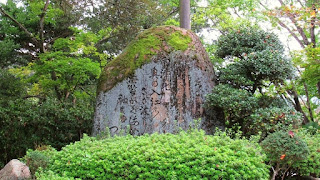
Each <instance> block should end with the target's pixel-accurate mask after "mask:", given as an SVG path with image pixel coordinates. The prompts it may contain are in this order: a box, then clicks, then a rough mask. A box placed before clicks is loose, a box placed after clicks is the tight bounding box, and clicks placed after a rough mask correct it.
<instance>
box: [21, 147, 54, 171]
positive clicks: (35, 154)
mask: <svg viewBox="0 0 320 180" xmlns="http://www.w3.org/2000/svg"><path fill="white" fill-rule="evenodd" d="M55 152H56V150H55V149H54V148H52V147H51V146H46V145H44V146H38V147H37V148H36V150H35V151H34V150H31V149H29V150H28V151H27V153H26V155H25V156H24V157H23V158H22V161H24V162H25V163H26V165H27V166H28V167H29V169H30V171H31V174H32V175H33V176H34V175H35V172H36V171H37V170H38V169H39V168H46V167H47V166H48V164H49V157H51V156H52V155H53V154H54V153H55Z"/></svg>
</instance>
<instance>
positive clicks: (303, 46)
mask: <svg viewBox="0 0 320 180" xmlns="http://www.w3.org/2000/svg"><path fill="white" fill-rule="evenodd" d="M280 1H281V0H280ZM281 2H282V1H281ZM259 4H260V5H261V6H262V7H263V8H264V9H265V10H267V11H270V10H269V9H268V8H267V7H266V6H265V5H264V4H262V3H261V2H259ZM282 4H283V2H282ZM273 18H274V19H275V20H276V21H277V23H278V24H279V25H280V26H281V27H283V28H285V29H286V30H287V31H288V32H289V33H290V34H291V36H292V37H293V38H294V39H295V40H296V41H297V42H298V43H299V44H300V46H301V47H302V48H303V49H304V48H305V45H304V44H303V41H301V40H300V39H299V37H298V36H297V35H296V34H295V33H294V32H293V31H292V30H291V29H290V28H289V27H288V26H287V25H286V24H284V23H283V22H282V21H281V20H280V19H279V18H277V17H273Z"/></svg>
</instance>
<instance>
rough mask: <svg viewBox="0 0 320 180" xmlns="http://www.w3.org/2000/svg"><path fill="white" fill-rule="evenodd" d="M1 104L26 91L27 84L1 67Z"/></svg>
mask: <svg viewBox="0 0 320 180" xmlns="http://www.w3.org/2000/svg"><path fill="white" fill-rule="evenodd" d="M0 87H1V88H0V105H5V104H6V102H7V101H9V100H13V99H16V98H18V97H21V96H22V95H23V94H25V93H26V89H25V85H24V84H23V83H22V82H21V81H20V80H19V78H17V77H15V76H14V75H13V74H11V73H10V72H9V71H8V70H5V69H0Z"/></svg>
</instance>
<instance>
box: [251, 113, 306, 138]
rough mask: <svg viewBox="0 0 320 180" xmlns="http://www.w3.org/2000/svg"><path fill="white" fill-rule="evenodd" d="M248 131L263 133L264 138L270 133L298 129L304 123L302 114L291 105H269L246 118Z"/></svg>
mask: <svg viewBox="0 0 320 180" xmlns="http://www.w3.org/2000/svg"><path fill="white" fill-rule="evenodd" d="M246 121H247V123H246V124H248V131H250V132H251V133H252V134H258V133H259V132H261V133H262V138H264V137H265V136H267V135H268V134H269V133H272V132H276V131H279V130H288V128H290V127H291V128H292V127H293V128H295V129H297V128H298V127H299V126H300V125H301V123H302V115H301V113H299V112H297V111H296V110H294V109H293V108H291V107H283V108H278V107H269V108H259V109H257V110H255V111H254V112H253V113H252V114H251V115H250V117H248V118H247V119H246Z"/></svg>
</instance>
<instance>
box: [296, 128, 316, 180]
mask: <svg viewBox="0 0 320 180" xmlns="http://www.w3.org/2000/svg"><path fill="white" fill-rule="evenodd" d="M298 134H299V136H301V137H302V138H303V140H304V141H305V142H306V143H307V145H308V147H309V150H310V154H309V155H308V157H307V158H306V159H303V160H302V161H299V162H297V163H295V164H293V169H294V172H296V173H298V174H299V175H301V176H313V177H320V143H319V142H320V131H319V130H318V131H317V132H316V133H315V134H312V133H309V132H307V131H306V130H303V129H302V130H301V131H299V133H298Z"/></svg>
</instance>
